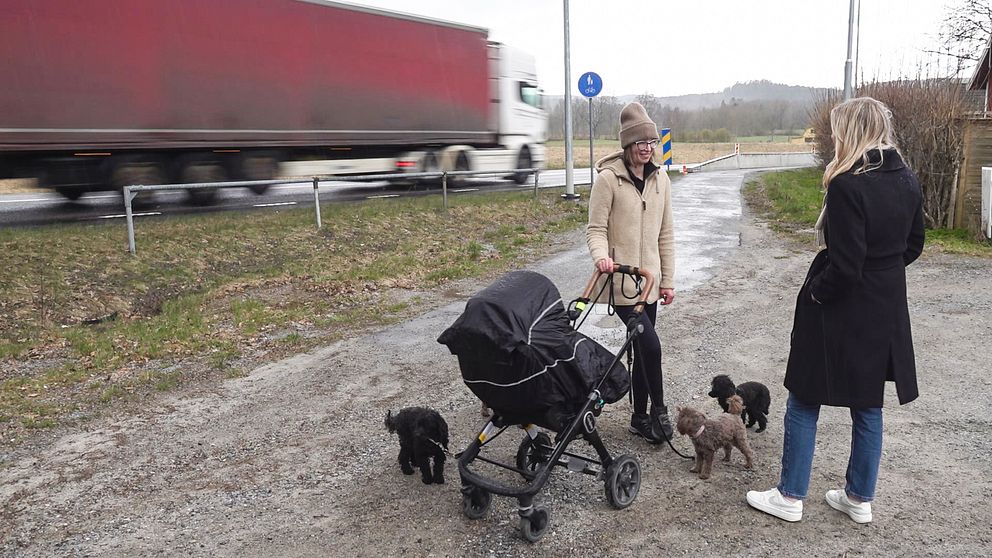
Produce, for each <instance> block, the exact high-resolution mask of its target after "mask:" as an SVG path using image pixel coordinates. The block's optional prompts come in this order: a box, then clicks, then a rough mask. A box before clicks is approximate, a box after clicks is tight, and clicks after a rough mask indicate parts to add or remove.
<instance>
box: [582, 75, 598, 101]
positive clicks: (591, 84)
mask: <svg viewBox="0 0 992 558" xmlns="http://www.w3.org/2000/svg"><path fill="white" fill-rule="evenodd" d="M602 90H603V78H601V77H599V74H597V73H596V72H586V73H584V74H582V77H580V78H579V93H582V94H583V95H584V96H586V97H595V96H596V95H599V92H600V91H602Z"/></svg>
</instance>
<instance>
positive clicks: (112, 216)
mask: <svg viewBox="0 0 992 558" xmlns="http://www.w3.org/2000/svg"><path fill="white" fill-rule="evenodd" d="M161 214H162V212H161V211H151V212H149V213H132V214H131V217H145V216H147V215H161ZM126 217H127V214H126V213H125V214H123V215H101V216H99V217H97V219H121V218H126Z"/></svg>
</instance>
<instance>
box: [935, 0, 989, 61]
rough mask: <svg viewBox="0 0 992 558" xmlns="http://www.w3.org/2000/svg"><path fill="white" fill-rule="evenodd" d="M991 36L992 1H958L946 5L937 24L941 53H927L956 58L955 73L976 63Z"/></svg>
mask: <svg viewBox="0 0 992 558" xmlns="http://www.w3.org/2000/svg"><path fill="white" fill-rule="evenodd" d="M990 36H992V2H990V1H989V0H958V1H957V3H955V4H953V5H950V6H948V13H947V15H946V16H945V17H944V19H943V21H941V24H940V42H941V43H942V44H943V47H944V50H943V51H939V52H938V51H928V52H931V53H934V54H941V55H946V56H950V57H952V58H956V59H957V61H958V71H959V72H960V70H961V69H962V67H964V66H966V65H968V64H969V63H971V62H977V61H978V60H979V58H981V56H982V51H983V49H984V48H985V46H986V45H987V44H988V43H989V37H990Z"/></svg>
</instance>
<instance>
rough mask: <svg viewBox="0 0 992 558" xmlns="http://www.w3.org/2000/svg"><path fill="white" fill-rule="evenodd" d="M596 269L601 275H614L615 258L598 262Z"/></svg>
mask: <svg viewBox="0 0 992 558" xmlns="http://www.w3.org/2000/svg"><path fill="white" fill-rule="evenodd" d="M596 269H597V270H598V271H599V272H600V273H613V258H611V257H609V256H606V257H605V258H601V259H600V260H598V261H597V262H596Z"/></svg>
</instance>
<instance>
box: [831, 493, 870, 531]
mask: <svg viewBox="0 0 992 558" xmlns="http://www.w3.org/2000/svg"><path fill="white" fill-rule="evenodd" d="M827 503H828V504H830V507H831V508H833V509H835V510H837V511H842V512H844V513H846V514H847V515H848V517H850V518H851V519H853V520H854V522H855V523H871V504H870V503H869V502H861V503H855V502H852V501H851V499H850V498H848V497H847V493H846V492H844V491H843V490H828V491H827Z"/></svg>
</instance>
